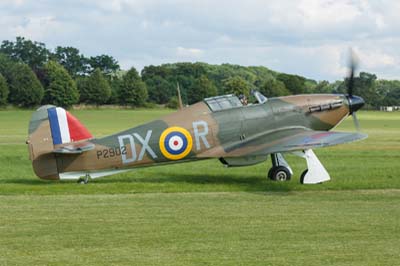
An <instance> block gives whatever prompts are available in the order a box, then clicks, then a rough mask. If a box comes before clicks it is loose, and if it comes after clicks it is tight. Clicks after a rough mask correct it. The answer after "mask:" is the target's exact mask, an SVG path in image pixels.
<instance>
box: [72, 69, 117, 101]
mask: <svg viewBox="0 0 400 266" xmlns="http://www.w3.org/2000/svg"><path fill="white" fill-rule="evenodd" d="M78 89H79V92H80V95H81V99H80V100H81V102H84V103H91V104H96V105H99V104H104V103H107V101H108V99H109V98H110V96H111V87H110V84H109V82H108V80H107V79H106V78H105V77H104V76H103V74H102V73H101V71H100V69H96V70H95V71H94V72H93V73H92V74H91V75H90V76H89V77H83V78H80V79H78Z"/></svg>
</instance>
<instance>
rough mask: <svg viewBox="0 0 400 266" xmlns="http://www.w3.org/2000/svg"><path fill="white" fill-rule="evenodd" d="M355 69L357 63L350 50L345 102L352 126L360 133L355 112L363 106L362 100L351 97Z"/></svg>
mask: <svg viewBox="0 0 400 266" xmlns="http://www.w3.org/2000/svg"><path fill="white" fill-rule="evenodd" d="M356 68H357V62H356V59H355V57H354V54H353V52H352V51H351V50H350V75H349V78H348V83H347V95H346V97H347V100H348V101H349V109H350V115H351V116H352V117H353V122H354V126H355V128H356V130H357V131H360V123H359V122H358V119H357V115H356V111H357V110H358V109H360V108H361V107H363V105H364V104H365V102H364V99H363V98H361V97H359V96H355V95H353V89H354V72H355V70H356Z"/></svg>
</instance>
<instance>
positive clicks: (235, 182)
mask: <svg viewBox="0 0 400 266" xmlns="http://www.w3.org/2000/svg"><path fill="white" fill-rule="evenodd" d="M75 182H76V181H62V182H60V181H47V180H41V179H38V178H9V179H0V185H1V184H15V185H29V186H53V185H57V184H58V185H60V183H75ZM292 182H294V181H292ZM290 183H291V182H273V181H269V180H266V179H264V178H261V177H260V176H258V175H257V176H255V175H253V176H251V175H249V176H246V177H240V176H229V175H223V176H217V175H209V174H195V173H194V174H187V173H185V174H179V173H174V174H165V175H163V176H162V177H160V176H157V175H156V174H155V175H154V176H152V175H151V176H148V177H143V176H141V177H135V176H133V175H132V176H131V175H129V176H116V177H108V178H107V177H106V178H100V179H94V180H91V181H90V182H89V184H87V186H90V185H91V184H94V185H96V184H121V185H123V184H125V185H128V186H129V185H134V184H152V185H157V184H160V185H162V186H163V187H164V185H165V184H171V186H181V187H182V192H184V191H193V190H195V191H246V192H251V191H252V192H263V191H271V192H289V191H292V190H293V186H292V185H290ZM185 185H189V186H191V185H198V188H195V189H193V187H188V188H187V190H186V188H185ZM201 185H205V186H207V185H215V186H218V188H216V189H215V190H213V189H211V190H210V189H209V188H204V190H202V188H201ZM224 186H226V188H224ZM167 190H168V189H167ZM173 190H174V189H173ZM168 191H169V190H168Z"/></svg>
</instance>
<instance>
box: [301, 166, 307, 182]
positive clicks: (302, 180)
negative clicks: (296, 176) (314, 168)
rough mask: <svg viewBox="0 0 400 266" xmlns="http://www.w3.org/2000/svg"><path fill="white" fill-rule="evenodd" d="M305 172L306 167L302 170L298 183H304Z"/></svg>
mask: <svg viewBox="0 0 400 266" xmlns="http://www.w3.org/2000/svg"><path fill="white" fill-rule="evenodd" d="M307 173H308V169H306V170H304V171H303V173H301V176H300V184H304V177H305V176H306V174H307Z"/></svg>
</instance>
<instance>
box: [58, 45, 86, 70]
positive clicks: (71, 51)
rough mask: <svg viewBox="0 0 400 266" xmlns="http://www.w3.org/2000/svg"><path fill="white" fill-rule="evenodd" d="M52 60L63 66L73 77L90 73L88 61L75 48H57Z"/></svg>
mask: <svg viewBox="0 0 400 266" xmlns="http://www.w3.org/2000/svg"><path fill="white" fill-rule="evenodd" d="M51 58H52V59H53V60H55V61H57V62H58V63H59V64H60V65H62V66H63V67H64V68H65V69H66V70H67V71H68V73H69V74H70V75H71V76H73V77H76V76H78V75H82V74H86V73H87V71H88V65H87V61H88V59H87V58H85V57H84V56H83V55H82V54H80V53H79V50H78V49H76V48H74V47H61V46H57V47H56V49H55V50H54V53H53V54H52V55H51Z"/></svg>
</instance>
